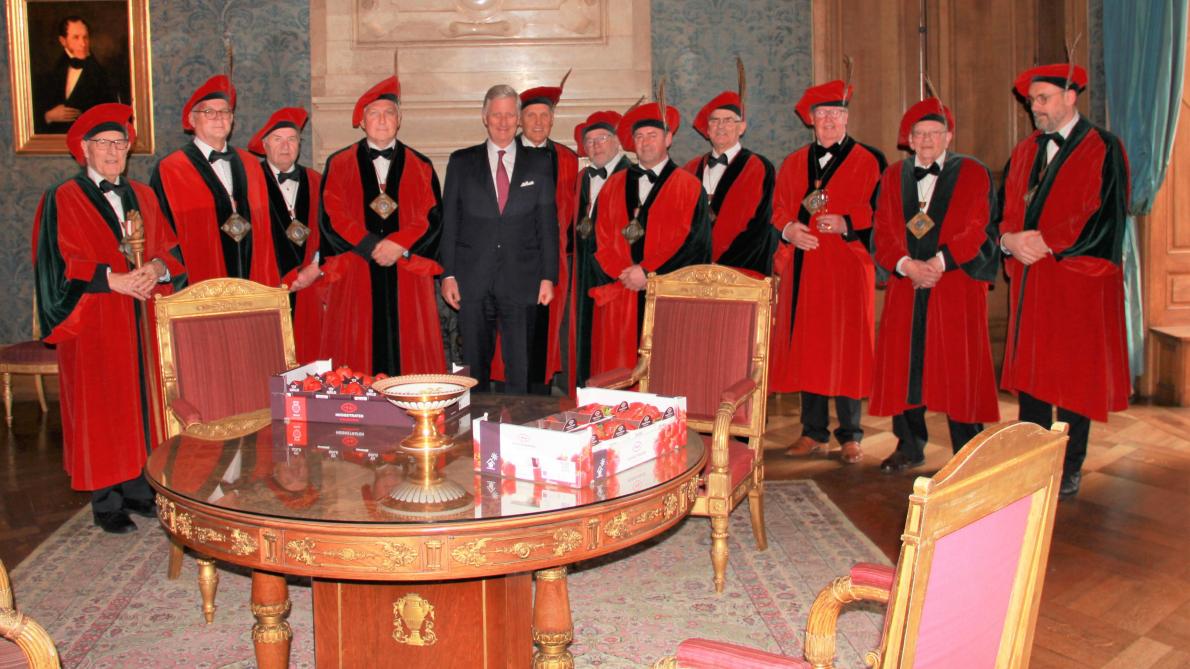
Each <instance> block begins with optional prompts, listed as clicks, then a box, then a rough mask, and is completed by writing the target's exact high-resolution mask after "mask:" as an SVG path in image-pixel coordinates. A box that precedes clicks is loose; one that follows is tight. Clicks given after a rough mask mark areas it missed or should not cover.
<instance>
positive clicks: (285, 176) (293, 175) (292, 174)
mask: <svg viewBox="0 0 1190 669" xmlns="http://www.w3.org/2000/svg"><path fill="white" fill-rule="evenodd" d="M286 181H292V182H294V183H298V171H297V169H292V170H289V171H288V172H277V184H278V185H279V184H283V183H285V182H286Z"/></svg>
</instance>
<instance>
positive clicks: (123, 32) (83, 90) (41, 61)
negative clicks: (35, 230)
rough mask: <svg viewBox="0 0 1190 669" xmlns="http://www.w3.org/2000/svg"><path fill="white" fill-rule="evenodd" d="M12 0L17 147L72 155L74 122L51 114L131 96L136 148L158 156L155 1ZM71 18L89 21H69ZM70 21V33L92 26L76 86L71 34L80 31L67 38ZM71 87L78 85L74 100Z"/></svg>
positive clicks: (21, 150)
mask: <svg viewBox="0 0 1190 669" xmlns="http://www.w3.org/2000/svg"><path fill="white" fill-rule="evenodd" d="M5 4H6V6H7V13H8V64H9V78H10V81H11V84H12V117H13V118H12V128H13V135H14V137H13V145H14V147H15V149H16V152H17V153H18V154H41V155H44V154H66V153H68V150H67V148H66V142H65V137H66V130H67V128H69V127H70V120H58V121H54V120H51V119H64V118H68V117H69V116H70V115H71V114H73V113H74V111H75V110H76V109H77V112H78V113H81V112H83V111H86V108H89V106H91V105H93V104H99V103H100V102H123V103H125V104H128V105H130V106H131V107H132V109H133V118H134V123H135V125H136V144H134V145H133V147H132V151H133V152H135V153H148V154H152V153H153V150H154V139H153V79H152V76H151V75H152V65H151V59H150V51H151V49H150V41H149V0H8V1H7V2H6V3H5ZM71 17H81V18H82V21H81V22H78V21H68V20H67V19H69V18H71ZM63 25H65V26H68V28H67V30H68V32H69V31H70V30H74V31H75V32H77V31H78V30H79V29H80V26H82V27H85V28H86V30H87V34H88V38H89V45H90V51H89V54H88V55H87V56H86V58H85V60H84V64H83V67H82V74H81V75H78V76H77V77H75V81H74V83H73V85H71V84H68V83H67V81H68V80H69V78H70V77H69V74H68V72H69V69H68V68H69V67H70V65H69V64H68V62H67V57H68V55H69V54H68V53H67V51H66V49H65V48H64V47H65V46H66V44H65V40H68V39H72V37H66V38H60V37H59V35H60V28H61V26H63ZM72 35H73V33H72ZM76 71H77V70H76ZM67 87H70V88H71V89H72V93H71V96H70V98H69V99H67V96H66V91H67ZM92 101H93V102H92ZM67 103H72V104H73V105H74V106H69V105H67ZM80 103H81V104H80ZM64 106H65V107H69V108H67V109H63V107H64ZM55 110H57V111H55Z"/></svg>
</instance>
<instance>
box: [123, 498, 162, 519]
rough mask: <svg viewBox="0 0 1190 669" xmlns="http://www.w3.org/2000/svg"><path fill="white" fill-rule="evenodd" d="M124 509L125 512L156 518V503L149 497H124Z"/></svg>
mask: <svg viewBox="0 0 1190 669" xmlns="http://www.w3.org/2000/svg"><path fill="white" fill-rule="evenodd" d="M124 511H125V512H126V513H135V514H136V515H138V516H144V517H145V518H156V517H157V503H156V502H154V501H153V500H151V499H128V498H127V497H125V498H124Z"/></svg>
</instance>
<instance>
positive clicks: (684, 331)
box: [641, 265, 773, 436]
mask: <svg viewBox="0 0 1190 669" xmlns="http://www.w3.org/2000/svg"><path fill="white" fill-rule="evenodd" d="M772 294H773V293H772V283H771V279H753V278H751V277H749V276H747V275H745V274H743V273H742V272H739V271H736V270H734V269H732V268H730V267H725V266H721V265H695V266H692V267H686V268H683V269H680V270H678V271H676V272H673V273H670V274H666V275H663V276H656V277H651V278H650V280H649V287H648V294H647V297H646V303H645V320H644V327H643V330H642V334H641V355H642V356H647V357H648V359H649V368H648V370H649V371H648V376H647V377H646V378H645V379H643V380H642V382H641V390H642V391H644V390H647V391H648V392H651V393H658V394H661V395H684V396H685V397H686V411H687V414H688V418H689V421H690V423H691V425H693V426H694V427H695V428H696V429H700V430H705V431H709V430H710V429H711V424H712V423H713V421H714V418H715V411H716V410H717V409H718V408H719V402H720V399H721V397H722V393H723V391H724V390H726V389H727V388H728V387H730V386H731V385H732V384H734V383H736V382H738V381H740V380H742V379H749V378H751V379H754V380H755V381H756V382H757V386H758V388H757V392H756V395H755V398H756V399H755V400H751V399H750V400H747V401H746V402H745V403H744V404H743V405H741V406H740V408H739V409H738V410H737V411H736V414H735V417H734V418H733V420H732V426H731V432H732V434H738V435H746V436H758V435H760V434H762V433H763V432H764V410H763V405H764V402H765V398H766V397H767V395H768V359H767V356H768V348H769V346H768V337H769V322H770V314H771V300H772ZM757 407H759V409H760V410H759V411H757V410H756V408H757Z"/></svg>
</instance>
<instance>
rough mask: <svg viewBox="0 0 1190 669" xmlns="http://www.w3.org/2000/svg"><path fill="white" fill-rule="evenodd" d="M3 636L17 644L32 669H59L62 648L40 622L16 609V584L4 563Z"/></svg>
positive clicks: (0, 573) (0, 584) (0, 588)
mask: <svg viewBox="0 0 1190 669" xmlns="http://www.w3.org/2000/svg"><path fill="white" fill-rule="evenodd" d="M0 636H3V637H4V638H6V639H9V640H11V641H13V642H14V643H16V645H17V647H18V648H20V649H21V652H23V653H24V654H25V658H26V659H27V661H28V662H29V666H30V667H32V669H58V668H59V667H61V666H62V665H61V662H60V661H59V659H58V649H57V648H55V647H54V640H53V639H51V638H50V635H49V632H46V631H45V628H44V627H42V626H41V625H39V624H37V621H35V620H33V619H32V618H29V617H28V616H26V615H25V614H23V613H20V612H18V611H16V610H14V609H13V607H12V585H11V584H10V583H9V581H8V572H7V571H6V570H5V569H4V563H3V562H0Z"/></svg>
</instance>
